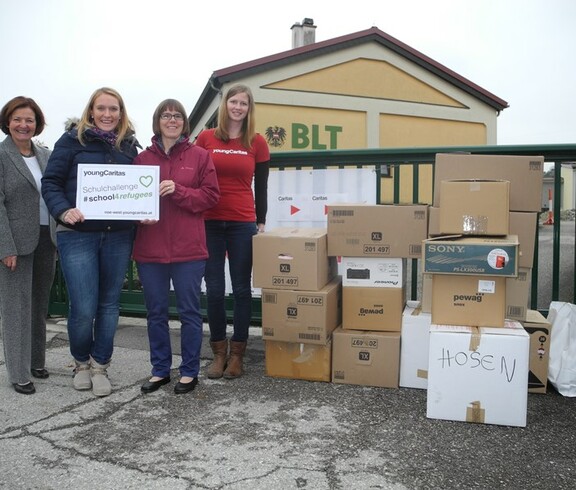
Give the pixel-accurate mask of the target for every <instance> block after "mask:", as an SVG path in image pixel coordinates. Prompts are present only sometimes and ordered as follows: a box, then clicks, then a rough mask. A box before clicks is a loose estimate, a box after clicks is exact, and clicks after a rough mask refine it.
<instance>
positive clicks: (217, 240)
mask: <svg viewBox="0 0 576 490" xmlns="http://www.w3.org/2000/svg"><path fill="white" fill-rule="evenodd" d="M256 232H257V229H256V223H248V222H241V221H218V220H208V221H206V244H207V245H208V253H209V255H210V257H209V258H208V261H207V262H206V276H205V281H206V299H207V310H208V324H209V326H210V340H211V341H213V342H217V341H220V340H224V339H225V338H226V307H225V298H226V284H225V275H224V267H225V259H226V255H228V267H229V270H230V279H231V281H232V293H233V297H234V318H233V321H234V333H233V334H232V340H234V341H236V342H245V341H246V340H247V339H248V329H249V327H250V321H251V319H252V237H253V236H254V235H255V234H256Z"/></svg>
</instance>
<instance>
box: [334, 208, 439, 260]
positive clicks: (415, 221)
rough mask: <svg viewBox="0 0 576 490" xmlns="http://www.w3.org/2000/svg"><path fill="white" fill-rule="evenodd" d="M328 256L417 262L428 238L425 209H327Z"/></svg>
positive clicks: (426, 210)
mask: <svg viewBox="0 0 576 490" xmlns="http://www.w3.org/2000/svg"><path fill="white" fill-rule="evenodd" d="M327 212H328V255H330V256H346V257H392V258H407V259H418V258H420V256H421V252H422V240H424V239H425V238H426V237H427V234H428V206H427V205H419V204H414V205H408V204H406V205H404V204H401V205H387V204H374V205H371V204H334V205H329V206H328V211H327Z"/></svg>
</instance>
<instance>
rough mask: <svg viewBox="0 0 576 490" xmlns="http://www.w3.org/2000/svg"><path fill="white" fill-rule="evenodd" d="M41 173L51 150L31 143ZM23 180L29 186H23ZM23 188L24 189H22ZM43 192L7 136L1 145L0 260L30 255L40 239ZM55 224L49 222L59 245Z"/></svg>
mask: <svg viewBox="0 0 576 490" xmlns="http://www.w3.org/2000/svg"><path fill="white" fill-rule="evenodd" d="M32 145H33V147H34V153H35V155H36V158H37V159H38V163H39V164H40V169H41V171H42V173H44V171H45V170H46V164H47V163H48V157H49V156H50V153H51V152H50V150H48V149H47V148H43V147H41V146H38V145H36V144H35V143H34V142H32ZM22 180H24V181H26V182H27V183H28V184H30V185H25V186H24V187H23V186H22ZM23 189H24V190H23ZM38 223H40V192H39V191H38V188H37V187H36V182H35V181H34V177H32V173H31V172H30V170H29V169H28V167H27V166H26V162H25V161H24V159H23V158H22V156H21V155H20V151H19V150H18V148H17V147H16V145H15V144H14V141H12V137H10V136H7V137H6V139H5V140H4V141H2V143H0V260H1V259H3V258H4V257H9V256H11V255H28V254H30V253H32V252H33V251H34V249H35V248H36V246H37V245H38V238H39V236H40V227H39V226H38ZM55 230H56V223H55V222H54V220H53V219H51V220H50V231H51V234H52V241H53V242H54V243H56V234H55Z"/></svg>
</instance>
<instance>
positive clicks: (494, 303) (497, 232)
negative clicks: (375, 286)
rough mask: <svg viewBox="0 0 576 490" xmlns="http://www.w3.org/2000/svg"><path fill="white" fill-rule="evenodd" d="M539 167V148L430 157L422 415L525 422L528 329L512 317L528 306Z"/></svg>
mask: <svg viewBox="0 0 576 490" xmlns="http://www.w3.org/2000/svg"><path fill="white" fill-rule="evenodd" d="M542 169H543V159H542V158H538V157H536V158H534V157H502V156H478V155H458V154H450V155H438V156H437V159H436V166H435V172H436V173H435V183H434V196H435V199H434V207H433V208H432V209H431V216H432V220H431V223H430V229H429V233H430V235H431V236H432V237H431V238H429V239H428V240H426V241H425V243H424V247H423V259H422V267H423V271H424V274H425V276H426V279H425V280H424V295H423V296H424V297H423V304H424V308H427V307H429V309H430V313H431V318H430V321H431V326H430V333H429V339H428V342H429V356H428V371H427V390H428V396H427V416H428V417H429V418H441V419H448V420H461V421H469V422H481V423H493V424H501V425H516V426H525V425H526V405H527V393H528V392H527V381H528V379H529V376H528V373H529V359H530V337H529V335H528V333H527V332H526V330H525V329H524V328H523V326H522V324H521V323H520V322H519V321H518V320H520V321H526V318H527V315H528V312H529V310H528V304H529V299H530V287H529V280H528V279H529V277H530V275H531V274H530V271H531V270H530V267H531V266H532V261H533V250H534V242H535V236H536V235H535V231H536V223H537V211H538V209H539V208H540V196H541V189H542ZM512 222H513V223H514V225H512V224H511V223H512ZM511 231H514V232H515V234H512V233H511ZM452 234H453V235H458V236H453V237H450V235H452ZM520 264H522V267H523V268H524V269H521V266H520ZM504 400H505V401H504Z"/></svg>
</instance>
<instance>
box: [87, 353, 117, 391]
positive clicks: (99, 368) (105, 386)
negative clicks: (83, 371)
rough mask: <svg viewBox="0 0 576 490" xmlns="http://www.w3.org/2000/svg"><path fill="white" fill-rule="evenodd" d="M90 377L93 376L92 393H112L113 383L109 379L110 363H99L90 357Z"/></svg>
mask: <svg viewBox="0 0 576 490" xmlns="http://www.w3.org/2000/svg"><path fill="white" fill-rule="evenodd" d="M90 361H91V366H90V377H91V378H92V393H94V395H95V396H108V395H109V394H110V393H112V385H111V384H110V380H109V379H108V372H107V371H106V370H107V369H108V366H110V363H109V362H108V363H106V364H98V363H97V362H96V361H95V360H94V359H92V358H90Z"/></svg>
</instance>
